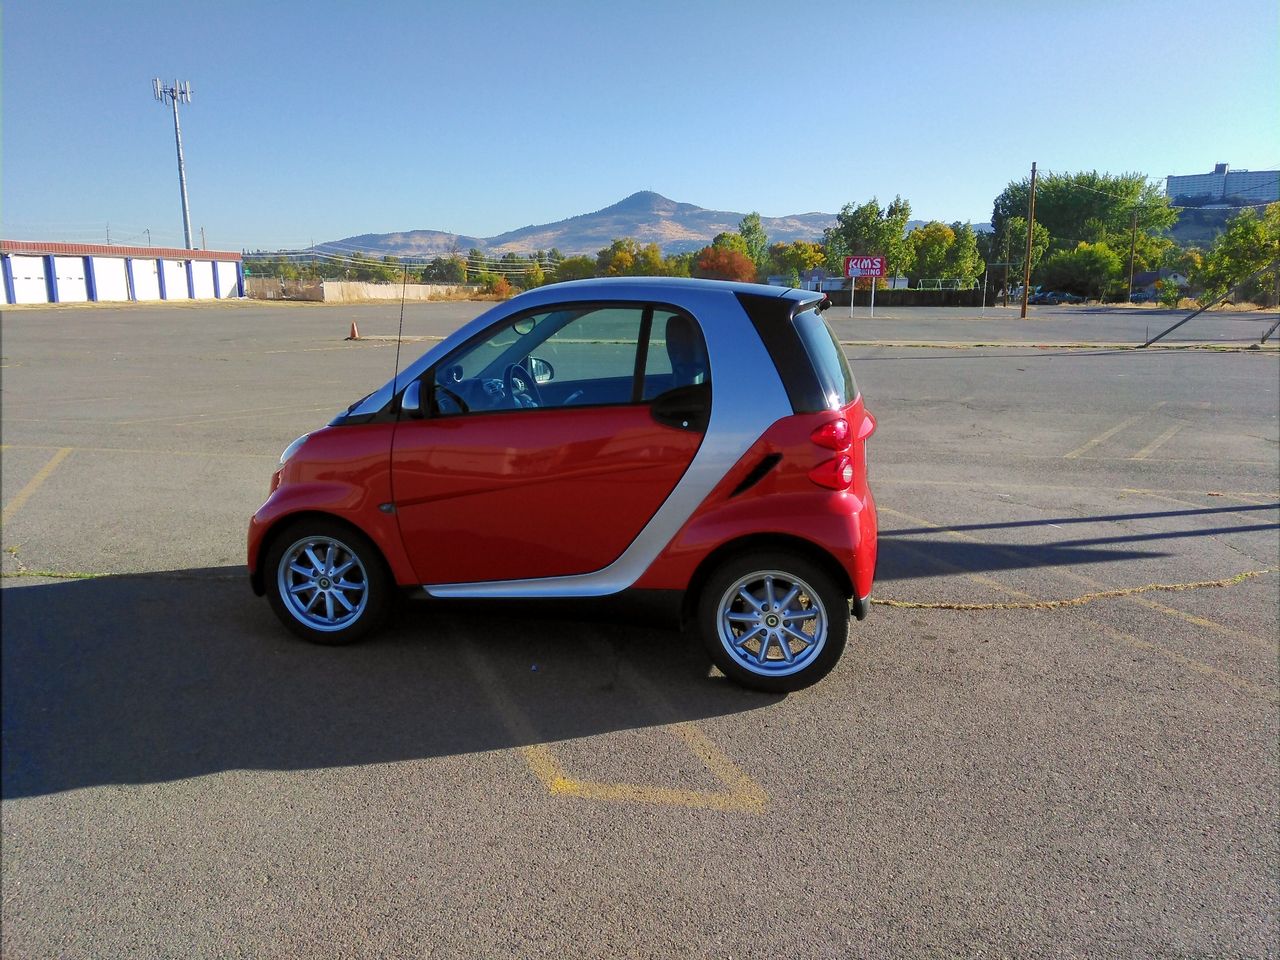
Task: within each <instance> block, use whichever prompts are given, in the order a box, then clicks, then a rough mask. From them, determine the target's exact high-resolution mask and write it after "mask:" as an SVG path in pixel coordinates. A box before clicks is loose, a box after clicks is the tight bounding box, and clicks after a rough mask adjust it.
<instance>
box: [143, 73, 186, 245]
mask: <svg viewBox="0 0 1280 960" xmlns="http://www.w3.org/2000/svg"><path fill="white" fill-rule="evenodd" d="M151 92H152V93H154V94H155V98H156V100H158V101H159V102H161V103H163V102H164V101H166V100H168V101H169V102H170V103H171V104H173V139H174V140H175V141H176V142H177V144H178V187H179V188H180V189H181V190H182V233H183V236H185V237H186V240H187V249H188V250H194V249H195V247H194V246H193V245H192V243H191V209H190V207H188V205H187V168H186V164H184V163H183V161H182V128H181V127H180V126H179V125H178V101H179V100H181V101H182V102H183V103H190V102H191V82H190V81H189V80H185V81H182V82H179V81H177V80H175V81H173V84H172V85H171V86H168V87H166V86H165V85H164V83H163V81H161V79H160V78H159V77H156V78H155V79H154V80H152V81H151Z"/></svg>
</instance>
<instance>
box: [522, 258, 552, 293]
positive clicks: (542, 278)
mask: <svg viewBox="0 0 1280 960" xmlns="http://www.w3.org/2000/svg"><path fill="white" fill-rule="evenodd" d="M546 282H547V274H546V272H545V271H543V269H542V264H540V263H539V262H538V261H537V260H534V261H533V262H532V263H531V264H529V269H527V270H526V271H525V272H524V287H525V289H526V290H532V289H533V288H534V287H540V286H542V285H543V284H544V283H546Z"/></svg>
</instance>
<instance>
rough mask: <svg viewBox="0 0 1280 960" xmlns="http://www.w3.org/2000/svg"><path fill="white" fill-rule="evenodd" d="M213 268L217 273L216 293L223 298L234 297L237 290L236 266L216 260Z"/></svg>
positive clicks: (225, 261) (229, 262) (227, 261)
mask: <svg viewBox="0 0 1280 960" xmlns="http://www.w3.org/2000/svg"><path fill="white" fill-rule="evenodd" d="M213 266H214V269H215V270H217V271H218V292H219V293H221V294H222V296H224V297H234V296H235V295H236V290H237V289H238V288H237V287H236V278H237V276H238V274H237V271H236V265H235V264H234V263H232V262H231V261H229V260H218V261H216V262H215V263H214V265H213Z"/></svg>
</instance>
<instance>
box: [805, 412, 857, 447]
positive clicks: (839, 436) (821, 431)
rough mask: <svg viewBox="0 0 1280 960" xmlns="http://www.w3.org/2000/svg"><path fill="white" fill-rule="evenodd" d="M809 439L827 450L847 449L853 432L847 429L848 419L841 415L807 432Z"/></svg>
mask: <svg viewBox="0 0 1280 960" xmlns="http://www.w3.org/2000/svg"><path fill="white" fill-rule="evenodd" d="M809 439H810V440H812V441H813V442H814V443H816V444H817V445H818V446H820V447H826V448H827V449H828V450H848V449H849V444H850V442H852V440H853V434H852V432H851V431H850V430H849V421H848V420H846V419H845V418H844V417H841V418H840V419H838V420H828V421H827V422H826V423H824V424H823V425H822V426H820V427H818V428H817V429H816V430H814V431H813V433H811V434H809Z"/></svg>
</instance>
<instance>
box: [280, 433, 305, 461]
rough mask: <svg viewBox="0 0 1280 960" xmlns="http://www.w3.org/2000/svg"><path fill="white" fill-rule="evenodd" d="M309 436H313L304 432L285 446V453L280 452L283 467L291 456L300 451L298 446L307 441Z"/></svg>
mask: <svg viewBox="0 0 1280 960" xmlns="http://www.w3.org/2000/svg"><path fill="white" fill-rule="evenodd" d="M309 436H311V434H309V433H304V434H303V435H302V436H300V437H299V438H298V439H297V440H295V441H293V443H291V444H289V445H288V446H287V447H285V448H284V453H282V454H280V466H282V467H283V466H284V465H285V464H286V463H287V462H288V460H289V458H290V457H292V456H293V455H294V454H295V453H297V452H298V448H299V447H301V446H302V445H303V444H304V443H306V442H307V437H309Z"/></svg>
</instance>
